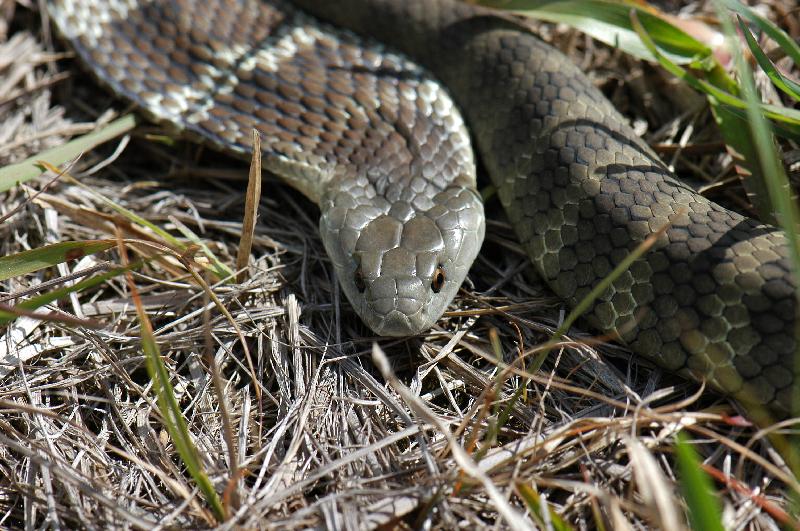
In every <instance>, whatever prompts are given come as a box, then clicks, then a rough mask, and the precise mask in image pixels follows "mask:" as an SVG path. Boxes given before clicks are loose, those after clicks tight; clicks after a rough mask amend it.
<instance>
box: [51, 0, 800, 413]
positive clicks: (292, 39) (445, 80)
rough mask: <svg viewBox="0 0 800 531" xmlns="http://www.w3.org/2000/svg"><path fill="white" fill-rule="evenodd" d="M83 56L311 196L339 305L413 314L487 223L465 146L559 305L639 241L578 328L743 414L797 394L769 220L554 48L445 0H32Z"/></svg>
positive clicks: (391, 322)
mask: <svg viewBox="0 0 800 531" xmlns="http://www.w3.org/2000/svg"><path fill="white" fill-rule="evenodd" d="M48 13H49V16H50V17H51V18H52V20H53V21H54V22H55V26H56V27H57V29H58V31H59V33H60V34H61V36H62V37H63V38H64V39H65V40H66V41H67V42H68V44H69V45H70V46H71V47H72V49H73V50H74V51H75V53H76V55H77V56H78V58H79V59H80V60H81V62H82V63H83V64H84V65H85V66H86V67H88V69H89V71H91V72H92V73H93V74H94V76H95V77H96V78H97V79H98V80H99V81H100V82H101V83H102V84H103V85H105V86H106V87H108V88H109V89H110V90H111V91H112V92H113V93H114V94H116V95H118V96H120V97H122V98H124V99H126V100H129V101H131V102H133V103H134V104H136V105H137V106H138V107H139V109H140V110H141V112H143V113H144V114H145V115H146V116H147V117H148V118H150V119H152V120H154V121H157V122H159V123H161V124H164V125H165V126H168V127H171V128H174V129H175V130H176V132H179V133H181V134H183V135H185V136H186V137H187V138H191V139H194V140H197V141H200V142H204V143H205V144H207V145H210V146H212V147H214V148H216V149H219V150H221V151H222V152H225V153H228V154H233V155H238V156H241V157H246V156H248V154H250V153H251V152H252V146H253V130H257V131H258V133H259V134H260V135H261V137H262V139H263V144H262V157H263V158H262V160H263V164H264V168H265V169H267V170H268V171H270V172H272V173H274V174H276V175H278V176H279V177H280V178H282V179H283V180H285V182H287V183H288V184H289V185H291V186H293V187H294V188H296V189H298V190H299V191H300V192H302V193H303V194H304V195H306V196H307V197H308V198H310V199H311V200H312V201H313V202H315V203H316V204H317V205H319V209H320V222H319V230H320V234H321V239H322V242H323V245H324V247H325V250H326V252H327V254H328V256H329V258H330V260H331V263H332V264H333V267H334V270H335V274H336V278H337V279H338V283H339V285H340V286H341V289H342V291H343V292H344V294H345V296H346V298H347V299H348V300H349V302H350V304H351V305H352V307H353V309H354V310H355V312H356V313H357V314H358V315H359V316H360V317H361V318H362V319H363V321H364V322H365V323H366V324H367V325H368V326H369V328H370V329H371V330H372V331H374V332H375V333H376V334H378V335H384V336H407V335H414V334H418V333H421V332H424V331H426V330H427V329H429V328H430V327H432V326H433V325H434V324H435V323H436V322H437V320H438V319H439V318H440V317H441V315H442V313H443V312H444V311H445V310H446V309H447V307H448V305H449V304H450V303H451V301H452V299H453V298H454V296H455V294H456V292H457V291H458V289H459V287H460V285H461V283H462V281H463V280H464V279H465V277H466V275H467V273H468V271H469V269H470V266H471V264H472V262H473V260H474V259H475V258H476V256H477V255H478V252H479V250H480V247H481V245H482V242H483V239H484V234H485V223H486V222H485V216H484V209H483V205H482V201H481V196H480V194H479V193H478V191H477V189H476V186H477V185H476V174H477V170H476V168H477V167H478V163H480V167H481V168H482V169H483V170H485V172H486V174H487V175H488V176H489V179H490V180H491V182H492V184H493V185H494V187H495V189H496V192H497V196H498V197H499V201H500V203H501V204H502V206H503V208H504V210H505V213H506V216H507V218H508V220H509V222H510V223H511V225H512V227H513V229H514V231H515V233H516V236H517V238H518V240H519V242H520V244H521V245H522V246H523V248H524V249H525V251H526V253H527V254H528V256H529V258H530V260H531V262H532V263H533V265H534V267H535V269H536V271H537V272H538V274H539V275H540V276H541V278H542V279H543V280H544V281H545V282H546V283H547V284H548V285H549V287H550V288H551V289H552V291H553V292H554V293H555V294H556V295H557V296H558V297H560V298H561V299H563V300H564V301H565V302H566V303H567V304H568V305H569V306H571V307H574V306H576V305H577V304H578V303H579V302H580V301H582V300H583V299H584V298H585V297H587V296H588V295H589V294H590V293H591V292H592V291H593V290H594V289H595V288H596V287H598V286H599V285H600V283H601V282H602V281H603V280H604V279H605V278H607V277H608V276H609V275H610V274H611V273H612V271H614V269H615V268H616V267H617V266H619V264H620V263H622V262H623V261H624V260H625V259H626V257H628V256H629V255H630V254H631V253H632V252H633V251H634V250H636V249H637V248H638V247H639V246H640V245H642V243H643V242H645V241H648V242H649V243H650V244H652V246H651V247H650V248H649V250H647V252H645V253H644V254H642V255H641V256H639V257H638V258H636V259H635V260H634V261H633V262H632V264H631V265H630V267H628V268H627V270H625V271H623V272H622V273H621V274H619V275H618V276H616V277H614V279H613V282H611V283H610V284H609V285H608V286H606V287H605V288H604V289H602V290H601V293H600V295H599V296H598V297H597V298H596V299H594V301H593V303H592V304H591V307H590V308H589V309H588V310H587V311H586V312H585V313H584V315H583V317H584V318H585V319H586V321H587V323H588V324H589V325H590V326H591V327H593V328H595V329H597V330H599V331H601V332H603V333H607V334H612V335H613V336H614V337H615V338H616V339H617V340H618V341H621V342H622V343H624V344H625V345H627V346H628V347H629V348H630V349H631V350H632V351H633V352H635V353H636V354H637V355H641V356H644V357H645V358H648V359H650V360H651V361H653V362H655V363H656V364H658V365H660V366H661V367H663V368H665V369H667V370H670V371H674V372H676V373H678V374H681V375H684V376H688V377H691V378H695V379H698V380H701V381H703V382H707V383H708V384H709V385H710V386H711V387H713V388H715V389H716V390H718V391H720V392H722V393H724V394H726V395H730V396H733V397H734V398H735V399H737V400H738V401H739V402H740V403H741V404H743V405H744V406H745V408H746V410H748V411H751V412H760V413H762V414H766V415H768V416H771V417H772V418H781V417H786V416H787V415H789V413H790V412H791V410H792V400H793V398H792V397H793V392H794V388H795V386H796V385H798V384H799V383H800V378H799V376H800V375H798V365H799V364H798V363H797V361H796V360H797V358H796V352H797V350H798V342H797V339H796V334H795V328H796V325H797V283H796V281H795V277H794V274H793V264H792V260H791V258H790V254H789V249H788V243H787V239H786V235H785V233H783V232H782V231H781V230H779V229H778V228H776V227H773V226H770V225H767V224H764V223H761V222H759V221H758V220H755V219H751V218H748V217H745V216H743V215H741V214H739V213H737V212H734V211H731V210H728V209H726V208H725V207H723V206H721V205H719V204H716V203H714V202H712V201H710V200H709V199H707V198H705V197H703V196H702V195H700V194H699V193H697V192H696V191H695V190H694V189H693V188H692V187H690V186H688V185H687V184H684V183H682V182H681V181H679V180H678V179H677V178H676V176H675V175H674V173H673V172H672V171H671V170H670V169H669V168H668V167H667V166H666V165H665V164H664V163H663V162H662V161H661V160H660V159H659V158H658V156H657V155H656V154H655V153H654V151H653V150H652V149H651V148H650V147H649V146H648V144H647V143H646V142H645V141H644V140H643V139H642V138H640V135H638V134H636V133H635V132H634V130H633V129H632V127H631V126H630V125H629V123H628V122H627V121H626V119H625V118H623V117H622V116H621V115H620V113H619V112H618V111H617V110H616V109H615V108H614V106H613V104H612V103H611V102H610V101H609V100H608V99H607V98H606V97H605V96H604V95H603V94H602V92H601V91H600V90H599V89H598V88H596V87H595V86H594V84H593V83H592V82H591V81H590V79H589V78H588V77H587V76H586V75H585V74H584V73H583V72H582V71H581V70H580V69H579V68H578V67H577V66H576V65H575V64H574V63H573V62H572V61H571V60H570V59H569V58H568V57H566V56H565V55H563V54H562V53H561V52H559V51H558V50H556V49H555V48H553V47H551V46H550V45H548V44H546V43H545V42H543V41H542V40H540V39H539V38H538V37H537V36H536V35H534V33H533V32H532V31H531V30H530V28H529V27H528V26H526V25H525V24H522V23H521V22H520V21H518V20H516V19H514V18H512V17H511V16H509V15H501V14H498V13H497V12H495V11H494V10H491V9H489V8H484V7H479V6H475V5H471V4H467V3H463V2H459V1H457V0H402V1H401V0H338V1H336V2H319V1H318V0H294V1H292V2H284V1H280V0H274V1H266V0H163V1H153V0H151V1H147V0H108V1H106V0H50V1H49V3H48Z"/></svg>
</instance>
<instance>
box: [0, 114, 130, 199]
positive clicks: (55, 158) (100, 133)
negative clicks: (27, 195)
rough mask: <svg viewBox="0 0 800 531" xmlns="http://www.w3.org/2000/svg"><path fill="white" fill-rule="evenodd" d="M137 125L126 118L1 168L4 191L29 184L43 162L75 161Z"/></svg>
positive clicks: (54, 163)
mask: <svg viewBox="0 0 800 531" xmlns="http://www.w3.org/2000/svg"><path fill="white" fill-rule="evenodd" d="M135 126H136V118H135V117H134V116H133V115H127V116H123V117H122V118H119V119H117V120H114V121H113V122H111V123H109V124H107V125H106V126H104V127H103V128H102V129H99V130H97V131H94V132H92V133H89V134H86V135H83V136H80V137H78V138H75V139H73V140H71V141H69V142H67V143H66V144H63V145H61V146H58V147H54V148H52V149H48V150H46V151H43V152H41V153H38V154H36V155H34V156H33V157H29V158H28V159H26V160H24V161H22V162H19V163H17V164H10V165H8V166H6V167H4V168H0V192H5V191H6V190H10V189H11V188H13V187H15V186H17V185H18V184H19V183H23V182H25V181H29V180H31V179H34V178H36V177H38V176H39V175H41V174H42V173H43V170H42V168H41V167H40V162H42V161H44V162H47V163H49V164H53V165H55V166H59V165H61V164H64V163H66V162H68V161H70V160H73V159H75V158H76V157H78V156H79V155H80V154H81V153H84V152H86V151H89V150H91V149H92V148H95V147H97V146H99V145H100V144H103V143H105V142H108V141H109V140H112V139H114V138H116V137H118V136H120V135H123V134H125V133H127V132H128V131H130V130H132V129H133V128H134V127H135Z"/></svg>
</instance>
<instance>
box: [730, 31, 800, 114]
mask: <svg viewBox="0 0 800 531" xmlns="http://www.w3.org/2000/svg"><path fill="white" fill-rule="evenodd" d="M739 28H740V29H741V30H742V34H743V35H744V37H745V39H747V45H748V46H749V47H750V52H751V53H752V54H753V57H755V58H756V61H757V62H758V66H760V67H761V69H762V70H763V71H764V73H766V74H767V76H768V77H769V79H770V80H771V81H772V82H773V83H774V84H775V86H776V87H778V88H779V89H781V90H782V91H783V92H784V93H785V94H786V95H788V96H789V97H791V98H793V99H794V100H797V101H800V83H797V82H795V81H794V80H792V79H790V78H788V77H786V76H784V75H783V74H782V73H781V72H780V70H778V68H777V67H776V66H775V64H774V63H773V62H772V61H770V59H769V57H767V54H765V53H764V51H763V50H762V49H761V47H760V46H759V45H758V42H756V39H755V37H753V34H752V33H750V29H749V28H748V27H747V25H746V24H745V23H744V21H742V19H741V18H739Z"/></svg>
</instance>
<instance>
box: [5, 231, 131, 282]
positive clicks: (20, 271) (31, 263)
mask: <svg viewBox="0 0 800 531" xmlns="http://www.w3.org/2000/svg"><path fill="white" fill-rule="evenodd" d="M114 245H116V243H115V242H114V240H86V241H75V242H60V243H54V244H51V245H45V246H44V247H39V248H38V249H31V250H30V251H22V252H21V253H16V254H12V255H8V256H3V257H2V258H0V282H2V281H3V280H8V279H9V278H13V277H18V276H20V275H26V274H28V273H33V272H34V271H38V270H40V269H44V268H45V267H51V266H54V265H57V264H61V263H63V262H68V261H70V260H76V259H78V258H82V257H84V256H86V255H90V254H95V253H99V252H101V251H105V250H106V249H109V248H111V247H113V246H114Z"/></svg>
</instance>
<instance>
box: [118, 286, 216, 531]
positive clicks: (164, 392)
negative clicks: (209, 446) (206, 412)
mask: <svg viewBox="0 0 800 531" xmlns="http://www.w3.org/2000/svg"><path fill="white" fill-rule="evenodd" d="M128 283H129V285H130V287H131V294H132V296H133V299H134V303H135V305H136V312H137V313H138V315H139V322H140V323H141V338H142V350H143V351H144V355H145V363H146V366H147V372H148V373H149V375H150V379H151V380H152V382H153V391H154V392H155V394H156V402H157V404H158V410H159V412H160V413H161V416H162V418H163V419H164V425H165V426H166V428H167V432H168V433H169V435H170V438H171V439H172V442H173V444H174V445H175V450H176V451H177V452H178V455H179V456H180V458H181V460H182V461H183V464H184V465H185V466H186V470H187V472H189V475H190V476H191V477H192V479H194V481H195V483H197V486H198V488H199V489H200V491H201V492H202V493H203V496H204V498H205V500H206V502H207V503H208V504H209V505H210V506H211V510H212V511H213V512H214V516H215V517H216V518H217V519H218V520H219V521H223V520H224V519H225V508H224V506H223V505H222V501H221V499H220V497H219V495H218V494H217V491H216V490H215V489H214V485H213V484H212V483H211V480H210V479H209V477H208V475H207V474H206V472H205V469H204V467H203V463H202V461H201V460H200V456H199V454H198V452H197V448H196V447H195V445H194V442H193V441H192V439H191V437H190V436H189V429H188V427H187V426H186V420H185V419H184V418H183V411H182V410H181V407H180V405H179V404H178V400H177V399H176V398H175V390H174V389H173V387H172V383H171V382H170V377H169V371H167V367H166V365H164V360H163V359H161V350H160V349H159V347H158V343H157V342H156V339H155V335H154V334H153V326H152V325H151V324H150V319H149V318H148V316H147V312H146V311H145V310H144V307H143V306H142V302H141V299H140V298H139V295H138V292H136V288H135V285H134V283H133V278H132V277H130V276H129V277H128Z"/></svg>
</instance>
